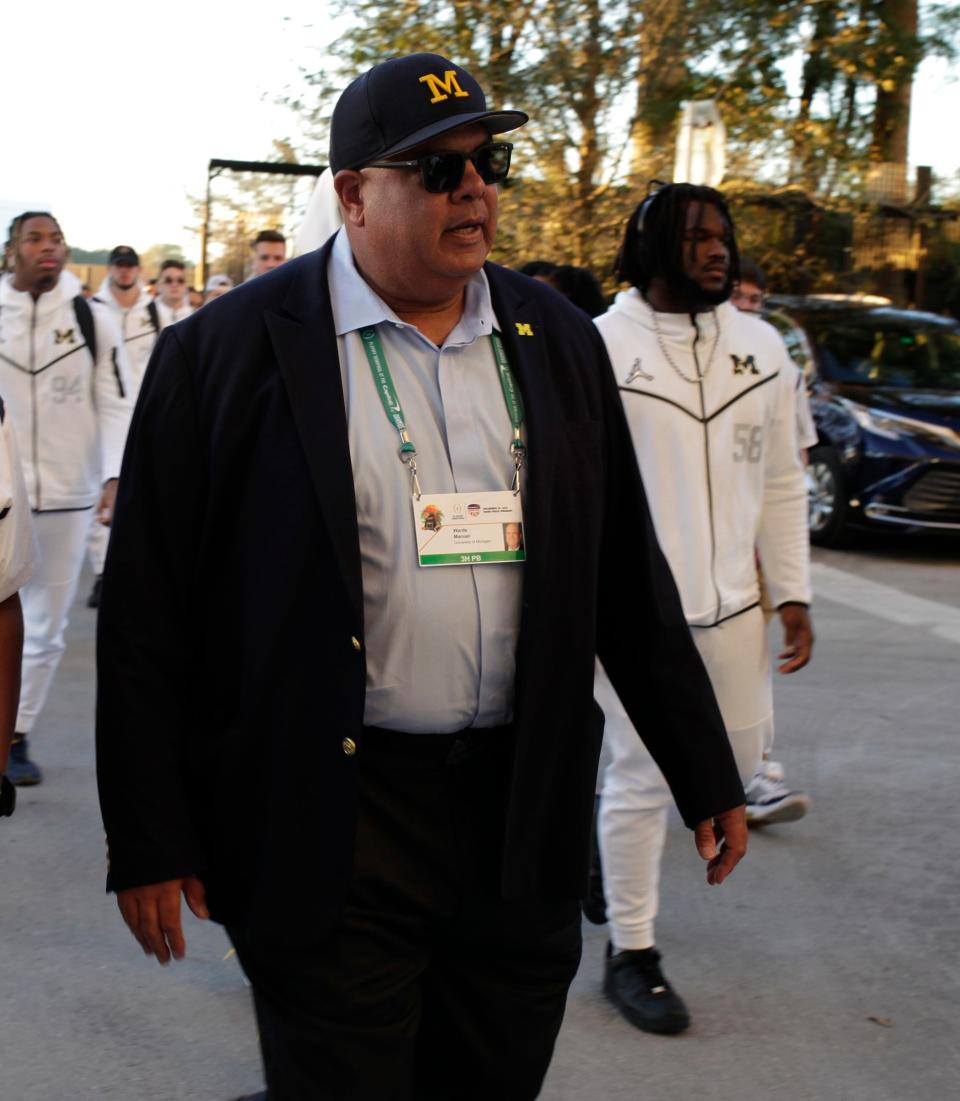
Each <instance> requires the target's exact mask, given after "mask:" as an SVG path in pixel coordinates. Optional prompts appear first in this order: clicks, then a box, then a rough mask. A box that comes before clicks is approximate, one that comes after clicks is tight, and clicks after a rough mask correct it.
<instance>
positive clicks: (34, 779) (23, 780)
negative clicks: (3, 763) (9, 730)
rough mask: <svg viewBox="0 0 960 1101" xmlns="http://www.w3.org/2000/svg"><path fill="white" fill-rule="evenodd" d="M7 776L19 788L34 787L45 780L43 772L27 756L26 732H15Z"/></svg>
mask: <svg viewBox="0 0 960 1101" xmlns="http://www.w3.org/2000/svg"><path fill="white" fill-rule="evenodd" d="M7 776H8V777H9V778H10V782H11V783H12V784H15V785H16V786H17V787H18V788H29V787H34V786H35V785H36V784H40V783H42V782H43V773H42V772H41V771H40V769H39V768H37V766H36V765H35V764H34V763H33V761H31V760H30V758H29V757H28V756H27V736H26V734H14V736H13V744H12V745H11V746H10V760H9V762H8V764H7Z"/></svg>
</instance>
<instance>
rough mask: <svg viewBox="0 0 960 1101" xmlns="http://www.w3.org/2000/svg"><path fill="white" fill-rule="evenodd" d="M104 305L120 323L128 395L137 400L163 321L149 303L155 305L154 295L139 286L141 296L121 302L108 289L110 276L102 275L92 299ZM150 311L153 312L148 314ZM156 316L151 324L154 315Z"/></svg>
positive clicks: (118, 323)
mask: <svg viewBox="0 0 960 1101" xmlns="http://www.w3.org/2000/svg"><path fill="white" fill-rule="evenodd" d="M93 301H94V302H100V303H101V304H102V305H104V306H106V307H107V309H108V310H109V311H110V313H111V314H112V315H113V318H114V320H115V321H116V322H117V325H118V326H119V327H120V335H121V336H122V337H123V345H124V347H125V348H126V350H127V365H128V366H129V368H130V384H131V391H130V393H131V397H132V398H133V400H134V401H136V398H137V394H138V393H139V392H140V383H141V382H143V376H144V373H145V372H146V369H147V363H148V362H149V361H150V353H151V352H152V351H153V346H154V345H155V344H156V343H157V336H158V335H159V332H160V329H161V327H162V323H161V321H160V312H159V310H156V309H155V310H153V311H151V309H150V307H151V305H153V306H156V303H154V301H153V296H152V295H151V294H150V293H149V292H148V291H147V290H146V289H145V288H143V287H141V288H140V296H139V298H138V299H137V300H136V302H134V304H133V305H132V306H121V305H120V303H119V302H118V301H117V300H116V298H114V296H113V291H112V290H111V289H110V278H109V276H108V277H107V278H106V279H104V281H103V283H102V284H101V285H100V289H99V290H98V291H97V293H96V295H95V296H94V299H93ZM151 313H152V314H153V316H152V317H151ZM154 317H155V318H156V319H157V320H156V324H154V321H153V318H154Z"/></svg>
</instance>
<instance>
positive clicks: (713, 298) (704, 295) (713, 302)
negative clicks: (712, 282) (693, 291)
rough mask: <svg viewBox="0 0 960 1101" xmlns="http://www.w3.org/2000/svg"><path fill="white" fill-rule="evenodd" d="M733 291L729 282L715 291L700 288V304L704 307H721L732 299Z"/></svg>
mask: <svg viewBox="0 0 960 1101" xmlns="http://www.w3.org/2000/svg"><path fill="white" fill-rule="evenodd" d="M731 289H732V288H731V286H730V284H729V282H725V283H724V284H723V286H721V287H718V288H717V289H716V290H715V291H713V290H710V289H709V287H700V288H699V291H700V294H699V297H700V302H701V304H702V305H704V306H710V307H713V306H719V305H720V304H721V303H722V302H726V300H727V299H728V298H729V297H730V292H731Z"/></svg>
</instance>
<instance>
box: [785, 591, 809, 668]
mask: <svg viewBox="0 0 960 1101" xmlns="http://www.w3.org/2000/svg"><path fill="white" fill-rule="evenodd" d="M779 612H780V622H781V623H782V624H783V651H782V652H781V653H779V654H777V658H778V659H779V660H780V661H783V665H778V666H777V672H778V673H795V672H796V671H797V670H798V669H802V668H803V667H804V666H805V665H806V664H807V662H808V661H809V660H810V655H811V654H812V653H813V624H812V623H811V622H810V611H809V609H807V608H806V607H805V606H804V605H803V604H784V605H783V607H782V608H780V609H779ZM784 659H787V660H784Z"/></svg>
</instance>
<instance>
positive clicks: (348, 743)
mask: <svg viewBox="0 0 960 1101" xmlns="http://www.w3.org/2000/svg"><path fill="white" fill-rule="evenodd" d="M340 745H341V746H342V747H343V752H344V753H345V754H346V755H347V756H348V757H352V756H353V755H354V753H356V752H357V743H356V742H355V741H354V740H353V738H344V739H343V741H342V742H341V743H340Z"/></svg>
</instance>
